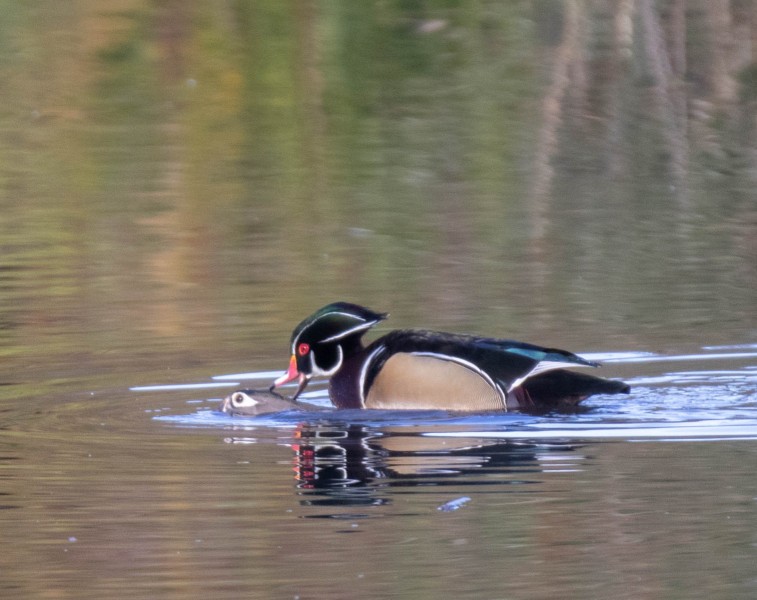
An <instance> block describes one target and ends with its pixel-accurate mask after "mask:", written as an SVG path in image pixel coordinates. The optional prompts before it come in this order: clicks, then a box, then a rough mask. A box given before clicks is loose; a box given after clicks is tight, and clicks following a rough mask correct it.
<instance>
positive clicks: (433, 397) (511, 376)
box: [272, 302, 630, 412]
mask: <svg viewBox="0 0 757 600" xmlns="http://www.w3.org/2000/svg"><path fill="white" fill-rule="evenodd" d="M385 318H386V315H385V314H382V313H375V312H373V311H370V310H369V309H366V308H364V307H361V306H357V305H353V304H348V303H344V302H339V303H335V304H331V305H328V306H326V307H324V308H322V309H321V310H319V311H318V312H316V313H315V314H314V315H312V316H311V317H308V318H307V319H305V320H304V321H303V322H302V323H300V325H299V326H298V327H297V328H296V329H295V331H294V333H293V334H292V358H291V360H290V367H289V370H288V371H287V372H286V373H285V374H284V375H283V376H282V377H280V378H279V379H277V380H276V382H274V386H273V387H276V386H278V385H281V384H283V383H285V382H287V381H291V380H293V379H298V380H299V383H300V387H299V389H298V391H297V394H295V398H296V396H297V395H298V394H299V392H300V391H302V389H304V387H305V386H306V385H307V382H308V381H309V380H310V377H312V376H314V375H325V376H329V377H330V382H329V396H330V398H331V401H332V403H333V404H334V406H336V407H337V408H379V409H415V410H419V409H420V410H423V409H431V410H440V409H441V410H451V411H476V412H480V411H506V410H525V411H543V410H550V409H553V408H564V407H574V406H576V405H577V404H578V403H579V402H581V401H582V400H584V399H585V398H587V397H588V396H591V395H593V394H615V393H628V392H629V389H630V388H629V387H628V385H626V384H625V383H623V382H621V381H615V380H608V379H602V378H599V377H594V376H592V375H587V374H584V373H577V372H574V371H568V370H566V367H597V366H599V365H598V363H595V362H592V361H589V360H586V359H584V358H581V357H580V356H577V355H575V354H573V353H571V352H567V351H565V350H559V349H556V348H544V347H541V346H536V345H533V344H528V343H525V342H519V341H515V340H505V339H497V338H487V337H478V336H470V335H460V334H453V333H444V332H436V331H427V330H415V329H402V330H395V331H392V332H390V333H388V334H387V335H385V336H383V337H381V338H379V339H377V340H375V341H374V342H373V343H371V344H369V345H368V346H367V347H365V346H363V344H362V336H363V334H364V333H365V332H366V331H367V330H368V329H370V328H371V327H373V326H374V325H376V324H377V323H379V322H380V321H382V320H383V319H385ZM272 389H273V388H272Z"/></svg>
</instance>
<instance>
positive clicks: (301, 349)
mask: <svg viewBox="0 0 757 600" xmlns="http://www.w3.org/2000/svg"><path fill="white" fill-rule="evenodd" d="M308 352H310V344H306V343H305V342H302V343H301V344H300V345H299V346H297V354H299V355H300V356H305V355H306V354H307V353H308Z"/></svg>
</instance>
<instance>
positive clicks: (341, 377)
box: [329, 336, 365, 408]
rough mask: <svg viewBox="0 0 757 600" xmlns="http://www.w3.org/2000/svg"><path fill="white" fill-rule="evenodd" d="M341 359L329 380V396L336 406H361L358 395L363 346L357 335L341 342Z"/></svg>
mask: <svg viewBox="0 0 757 600" xmlns="http://www.w3.org/2000/svg"><path fill="white" fill-rule="evenodd" d="M342 353H343V356H344V358H343V361H342V366H341V367H339V370H338V371H337V372H336V373H334V374H333V375H332V376H331V381H329V397H330V398H331V403H332V404H333V405H334V406H336V407H337V408H362V406H363V403H362V400H361V397H360V368H361V367H362V364H363V355H364V353H365V348H364V347H363V343H362V342H361V340H360V337H359V336H351V337H349V338H346V339H345V340H343V342H342Z"/></svg>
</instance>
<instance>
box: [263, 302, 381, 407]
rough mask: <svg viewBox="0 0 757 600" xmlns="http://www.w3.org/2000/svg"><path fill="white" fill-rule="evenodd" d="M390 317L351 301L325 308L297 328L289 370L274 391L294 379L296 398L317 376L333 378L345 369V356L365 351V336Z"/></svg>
mask: <svg viewBox="0 0 757 600" xmlns="http://www.w3.org/2000/svg"><path fill="white" fill-rule="evenodd" d="M387 317H388V314H386V313H377V312H373V311H372V310H369V309H367V308H364V307H362V306H358V305H357V304H350V303H348V302H335V303H333V304H329V305H328V306H324V307H323V308H322V309H320V310H319V311H318V312H316V313H314V314H313V315H311V316H309V317H308V318H307V319H305V320H304V321H302V322H301V323H300V324H299V325H297V327H296V328H295V330H294V332H293V333H292V339H291V343H290V351H291V358H290V359H289V368H288V369H287V370H286V372H285V373H284V374H283V375H282V376H281V377H279V378H278V379H276V381H274V382H273V385H272V386H271V388H270V389H271V390H273V389H275V388H277V387H279V386H281V385H284V384H285V383H288V382H290V381H294V380H295V379H296V380H297V382H298V384H299V385H298V387H297V391H296V392H295V394H294V396H293V399H297V397H298V396H299V395H300V394H301V393H302V391H303V390H304V389H305V388H306V387H307V384H308V383H309V381H310V379H311V378H313V377H315V376H326V377H328V376H331V375H333V374H334V373H336V372H337V371H338V370H339V368H340V367H341V366H342V363H343V362H344V360H345V357H348V356H350V355H352V354H354V353H356V352H358V351H360V350H361V349H362V343H361V341H360V339H361V338H362V336H363V334H364V333H365V332H366V331H367V330H368V329H370V328H371V327H373V326H374V325H376V324H377V323H380V322H381V321H383V320H384V319H386V318H387Z"/></svg>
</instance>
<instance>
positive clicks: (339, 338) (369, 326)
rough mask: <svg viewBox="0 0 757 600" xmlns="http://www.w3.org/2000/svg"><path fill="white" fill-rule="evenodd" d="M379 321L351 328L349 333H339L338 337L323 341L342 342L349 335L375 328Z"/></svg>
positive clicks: (334, 336)
mask: <svg viewBox="0 0 757 600" xmlns="http://www.w3.org/2000/svg"><path fill="white" fill-rule="evenodd" d="M376 323H378V321H366V322H365V323H361V324H360V325H355V326H354V327H351V328H350V329H348V330H347V331H342V332H340V333H337V334H336V335H332V336H331V337H328V338H326V339H325V340H321V341H323V342H335V341H336V340H341V339H342V338H346V337H347V336H348V335H350V334H352V333H356V332H358V331H361V330H363V329H369V328H371V327H373V326H374V325H375V324H376Z"/></svg>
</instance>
